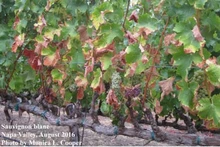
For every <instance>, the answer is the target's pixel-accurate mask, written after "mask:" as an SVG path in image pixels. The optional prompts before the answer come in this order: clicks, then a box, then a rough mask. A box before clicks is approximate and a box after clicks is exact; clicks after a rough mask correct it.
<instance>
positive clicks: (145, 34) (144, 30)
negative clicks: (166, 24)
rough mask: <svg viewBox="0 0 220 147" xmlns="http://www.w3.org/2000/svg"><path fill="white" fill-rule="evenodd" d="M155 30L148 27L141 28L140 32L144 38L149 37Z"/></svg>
mask: <svg viewBox="0 0 220 147" xmlns="http://www.w3.org/2000/svg"><path fill="white" fill-rule="evenodd" d="M152 32H153V31H152V30H150V29H148V28H140V30H139V34H141V35H142V36H143V37H144V39H146V40H147V39H148V36H149V35H150V34H151V33H152Z"/></svg>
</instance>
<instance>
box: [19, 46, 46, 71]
mask: <svg viewBox="0 0 220 147" xmlns="http://www.w3.org/2000/svg"><path fill="white" fill-rule="evenodd" d="M23 54H24V56H26V57H27V58H28V63H29V64H30V66H31V67H32V68H33V69H34V70H40V69H41V68H42V63H41V61H40V58H39V57H38V56H37V55H36V54H35V53H34V51H33V50H28V49H24V51H23Z"/></svg>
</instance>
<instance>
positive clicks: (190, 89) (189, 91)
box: [177, 80, 199, 108]
mask: <svg viewBox="0 0 220 147" xmlns="http://www.w3.org/2000/svg"><path fill="white" fill-rule="evenodd" d="M177 85H178V86H179V87H180V88H181V89H180V92H179V95H178V99H179V100H180V102H181V104H182V105H185V106H187V107H190V108H193V106H194V102H193V99H194V97H195V93H196V89H197V88H198V86H199V85H198V83H196V82H190V83H187V82H185V81H184V80H182V81H180V82H178V83H177Z"/></svg>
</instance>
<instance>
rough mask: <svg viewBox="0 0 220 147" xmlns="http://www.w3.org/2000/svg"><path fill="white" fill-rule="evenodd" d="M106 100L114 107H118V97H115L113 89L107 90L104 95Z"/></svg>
mask: <svg viewBox="0 0 220 147" xmlns="http://www.w3.org/2000/svg"><path fill="white" fill-rule="evenodd" d="M106 102H107V103H108V104H109V105H111V106H113V107H114V109H118V108H119V104H118V98H117V97H116V95H115V93H114V90H112V89H110V91H109V92H108V95H107V97H106Z"/></svg>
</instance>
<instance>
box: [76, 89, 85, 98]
mask: <svg viewBox="0 0 220 147" xmlns="http://www.w3.org/2000/svg"><path fill="white" fill-rule="evenodd" d="M83 97H84V88H83V87H78V88H77V99H78V100H81V99H83Z"/></svg>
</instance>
